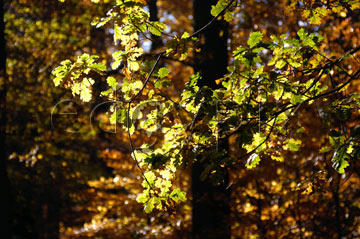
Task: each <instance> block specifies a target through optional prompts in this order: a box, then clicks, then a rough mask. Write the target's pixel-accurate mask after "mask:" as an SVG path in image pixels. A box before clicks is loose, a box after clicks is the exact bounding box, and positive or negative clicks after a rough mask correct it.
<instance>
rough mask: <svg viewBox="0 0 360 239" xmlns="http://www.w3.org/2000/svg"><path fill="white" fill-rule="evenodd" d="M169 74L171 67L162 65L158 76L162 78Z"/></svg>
mask: <svg viewBox="0 0 360 239" xmlns="http://www.w3.org/2000/svg"><path fill="white" fill-rule="evenodd" d="M168 75H169V69H168V68H166V67H162V68H160V69H159V72H158V76H159V77H160V78H164V77H167V76H168Z"/></svg>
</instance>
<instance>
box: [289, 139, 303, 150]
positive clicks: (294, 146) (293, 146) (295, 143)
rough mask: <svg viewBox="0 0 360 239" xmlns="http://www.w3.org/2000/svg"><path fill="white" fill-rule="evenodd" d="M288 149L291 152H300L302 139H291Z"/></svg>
mask: <svg viewBox="0 0 360 239" xmlns="http://www.w3.org/2000/svg"><path fill="white" fill-rule="evenodd" d="M288 147H289V150H290V151H298V150H299V149H300V147H301V140H300V139H290V140H289V142H288Z"/></svg>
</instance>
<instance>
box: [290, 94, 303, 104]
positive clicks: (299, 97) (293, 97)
mask: <svg viewBox="0 0 360 239" xmlns="http://www.w3.org/2000/svg"><path fill="white" fill-rule="evenodd" d="M301 102H302V95H295V94H292V95H291V98H290V103H291V104H294V105H297V104H300V103H301Z"/></svg>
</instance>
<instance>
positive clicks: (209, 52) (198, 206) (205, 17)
mask: <svg viewBox="0 0 360 239" xmlns="http://www.w3.org/2000/svg"><path fill="white" fill-rule="evenodd" d="M216 2H217V1H216V0H194V2H193V3H194V30H195V31H196V30H198V29H200V28H201V27H202V26H204V25H205V24H206V23H208V22H209V21H210V20H211V19H212V18H213V17H212V16H211V14H210V9H211V5H214V4H216ZM197 37H199V38H200V45H199V48H200V49H201V51H200V52H198V53H195V55H194V58H195V62H196V66H195V69H194V70H195V71H196V72H200V73H201V76H202V79H201V80H200V81H199V85H200V86H208V87H210V88H212V89H215V88H217V85H216V83H215V80H216V79H218V78H221V77H222V76H224V75H225V74H226V71H227V70H226V67H227V62H228V54H227V40H228V24H227V23H226V22H224V21H215V22H213V24H211V25H210V26H209V27H208V28H206V29H205V30H204V31H202V32H201V34H200V35H199V36H197ZM214 107H215V106H214ZM221 147H227V144H226V143H225V144H224V145H221ZM205 164H206V161H205V162H203V163H200V162H196V163H195V164H194V165H193V169H192V194H193V211H192V214H193V215H192V223H193V232H192V233H193V238H194V239H203V238H208V239H209V238H217V239H226V238H230V236H231V230H230V229H231V228H230V206H229V202H230V190H229V189H228V190H227V189H226V186H227V183H226V182H228V179H227V178H225V179H224V182H225V183H223V184H221V185H219V186H215V185H213V184H212V183H211V182H210V180H209V179H206V180H205V181H201V180H200V174H201V173H202V171H203V170H204V168H205V167H206V165H205ZM225 175H226V176H225V177H227V173H225Z"/></svg>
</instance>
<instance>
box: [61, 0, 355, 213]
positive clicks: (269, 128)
mask: <svg viewBox="0 0 360 239" xmlns="http://www.w3.org/2000/svg"><path fill="white" fill-rule="evenodd" d="M144 4H145V3H144V1H140V0H125V1H117V2H116V4H115V6H114V7H113V8H112V9H111V10H110V11H109V12H108V14H107V17H105V18H102V19H97V20H95V21H94V22H93V24H94V25H96V26H97V27H101V26H104V25H105V24H106V23H108V22H110V21H113V22H114V41H115V43H117V41H118V40H120V46H119V47H120V50H119V51H116V52H115V53H113V58H114V60H115V62H114V63H113V65H112V68H113V69H117V68H118V67H119V66H120V64H121V63H123V64H124V67H123V69H122V72H123V73H124V78H123V79H122V82H119V81H118V80H117V79H115V78H113V77H109V78H107V83H108V85H109V86H110V88H109V89H108V90H106V91H104V92H102V95H104V96H109V97H110V98H112V99H115V100H118V101H119V102H117V105H116V106H114V107H113V108H112V110H113V114H112V116H111V119H110V121H111V122H112V123H121V124H123V127H124V128H125V129H127V131H128V133H129V135H130V137H131V135H132V134H134V133H135V129H138V130H145V131H146V132H147V134H148V135H149V136H150V135H152V134H155V133H159V134H160V133H161V134H162V137H163V142H164V143H162V144H161V145H160V146H159V145H152V146H149V145H147V144H144V145H143V146H141V147H140V148H139V149H136V150H135V149H134V148H133V149H132V151H133V153H132V157H133V159H134V160H135V161H136V163H137V164H138V165H139V166H140V167H141V170H142V171H143V178H144V181H143V184H142V186H143V188H144V192H143V193H142V194H140V195H139V196H138V198H137V199H138V201H139V202H141V203H144V204H145V211H146V212H151V211H152V210H153V209H154V208H157V209H160V210H164V209H165V210H166V209H168V207H170V206H172V205H174V202H175V203H177V202H180V201H184V200H185V199H186V197H185V194H184V192H182V191H180V190H179V189H173V190H171V187H172V180H173V179H174V178H175V174H176V171H177V169H178V168H179V167H181V166H183V165H184V164H185V165H186V163H189V162H190V163H192V162H194V161H197V160H200V161H201V160H204V159H205V158H210V161H211V162H210V163H209V166H208V167H207V168H206V169H205V171H204V172H203V174H202V179H205V178H206V177H208V176H209V177H214V178H218V179H219V178H220V177H218V173H221V168H224V167H227V166H229V165H231V164H233V163H234V162H236V161H238V160H240V159H243V158H247V163H246V167H247V168H255V167H256V166H257V165H258V164H259V162H260V160H261V158H262V157H270V158H272V159H273V160H275V161H280V162H282V161H284V157H283V155H282V154H284V153H286V152H287V151H291V152H293V151H298V150H299V149H300V148H301V146H302V141H301V139H300V138H299V137H297V136H298V135H301V134H302V133H303V132H304V128H303V127H302V126H301V125H299V127H298V129H296V130H295V131H291V130H289V129H288V128H287V127H286V126H287V123H288V122H289V120H290V118H291V117H293V116H294V115H296V114H297V110H298V109H299V107H300V106H301V105H307V106H311V105H314V104H315V102H316V100H317V99H319V98H326V97H327V96H328V95H331V94H332V93H334V92H337V91H339V90H341V89H343V88H346V86H347V85H348V84H349V83H350V82H351V81H352V80H353V79H355V78H356V76H357V75H358V73H354V74H353V75H351V74H350V73H347V77H348V78H349V79H348V81H346V82H344V83H342V84H340V86H338V87H336V88H333V89H331V90H328V84H327V82H325V81H324V80H323V79H324V76H325V75H326V74H327V73H328V72H330V70H332V69H333V68H335V67H337V66H338V64H339V63H340V62H341V61H342V59H338V60H336V61H331V60H330V61H328V59H327V58H326V56H325V54H323V53H321V52H320V48H319V45H320V43H321V41H322V36H321V35H319V34H317V33H308V32H307V31H306V30H305V29H300V30H299V31H297V36H296V37H292V38H291V37H289V36H288V35H286V34H283V35H280V36H271V37H270V39H269V40H267V41H265V40H263V38H264V36H263V34H262V33H261V32H253V33H252V34H251V35H250V37H249V39H248V41H247V45H244V46H239V47H238V48H237V49H235V50H234V51H233V61H232V64H231V65H230V66H229V67H228V71H229V73H228V74H227V75H225V76H224V77H223V78H221V79H219V80H218V81H217V82H218V83H221V84H222V86H223V88H221V89H216V90H214V89H209V88H208V87H201V88H200V87H199V86H198V84H197V81H198V80H199V79H200V76H199V74H194V75H193V76H192V77H191V79H190V80H189V82H188V83H187V84H186V86H185V87H184V90H183V91H182V92H181V94H180V99H179V100H178V101H173V100H169V99H167V98H166V97H165V96H164V95H162V94H161V91H162V90H163V89H166V88H168V87H169V85H171V84H170V83H171V82H170V80H169V78H168V76H169V73H170V71H169V69H168V68H166V67H162V68H160V69H157V71H155V68H156V67H157V64H158V62H159V59H160V58H161V57H162V55H166V56H171V55H173V56H175V57H177V56H179V60H180V61H182V60H185V59H186V57H187V54H188V50H189V48H190V49H191V48H192V47H193V46H191V44H192V43H193V42H195V41H196V40H197V39H196V38H195V37H193V35H189V34H188V33H186V32H185V33H184V34H182V36H181V37H179V36H174V37H173V38H172V39H171V40H169V41H168V42H167V45H166V46H167V50H166V51H164V52H162V53H160V54H159V55H158V59H157V61H155V63H154V65H153V66H152V68H151V70H150V72H146V71H145V70H146V69H147V70H148V68H149V67H148V63H145V62H144V63H143V62H141V60H140V56H141V55H142V54H143V49H142V48H141V47H139V44H138V43H139V42H138V40H139V35H138V34H146V32H147V31H150V32H151V33H152V34H154V35H161V32H162V31H163V30H164V29H165V28H166V26H165V25H164V24H162V23H160V22H151V21H149V13H147V12H146V11H145V9H144ZM346 4H350V5H351V8H354V9H355V8H357V3H356V2H347V3H346ZM235 7H236V1H228V0H222V1H219V2H218V3H217V4H216V5H215V6H213V8H212V10H211V12H212V14H213V15H214V16H215V17H217V16H219V15H220V14H224V17H225V20H227V21H230V20H231V19H232V17H233V16H234V14H235V12H234V10H235ZM316 9H317V8H315V10H314V12H315V13H314V14H315V15H314V16H316V19H315V18H314V19H313V18H311V19H310V23H319V21H318V17H321V16H322V15H324V14H323V13H322V12H321V11H320V10H316ZM225 10H227V11H225ZM306 11H308V10H305V13H306ZM332 11H334V12H336V11H342V9H338V8H336V9H332ZM312 17H313V16H312ZM353 53H355V51H354V52H352V54H353ZM85 58H86V59H85ZM94 60H95V58H94V57H90V56H88V55H85V56H84V55H83V56H81V57H79V59H78V61H77V62H76V63H74V64H71V62H70V61H64V62H63V63H62V66H60V67H58V68H57V69H56V70H55V71H54V74H55V75H56V78H55V79H54V82H55V84H56V85H58V84H59V82H60V81H61V80H62V79H63V78H64V77H66V76H68V75H69V74H70V75H71V76H70V81H69V86H70V87H71V88H72V91H73V93H74V94H80V98H81V99H82V100H84V101H88V100H90V97H89V94H90V91H89V86H90V85H92V84H93V82H92V81H89V83H90V84H87V83H86V82H84V81H85V80H87V79H88V78H85V77H84V78H81V77H80V75H82V74H83V73H85V74H87V73H88V72H89V69H91V70H97V71H103V70H105V66H104V65H101V64H98V63H93V62H94ZM94 64H96V65H95V66H96V67H94V66H93V65H94ZM153 72H157V73H154V74H153ZM78 78H80V79H83V80H82V81H81V82H77V81H75V80H76V79H78ZM151 81H154V82H153V84H154V86H155V89H152V90H149V91H147V92H148V93H147V94H146V95H142V94H141V93H143V91H144V89H145V87H146V86H147V85H148V83H149V82H151ZM118 88H119V90H120V94H116V92H117V90H118ZM140 97H141V98H140ZM353 99H354V100H355V101H356V103H355V104H356V105H357V106H358V105H359V102H358V101H357V98H353ZM126 105H127V106H128V107H126ZM149 108H150V110H149ZM176 108H178V109H180V111H181V114H185V115H186V116H185V117H183V118H185V119H186V120H183V118H181V117H179V115H178V112H174V109H176ZM145 116H146V117H145ZM174 119H175V120H174ZM189 119H190V120H189ZM137 122H138V123H137ZM332 132H333V131H332ZM232 135H235V136H236V137H237V139H236V140H237V142H238V145H239V147H240V148H241V150H242V152H243V155H242V156H240V157H236V158H229V157H228V156H226V153H224V152H222V151H221V152H219V150H218V145H221V144H223V143H224V142H226V141H227V140H228V139H229V137H230V136H232ZM350 138H351V139H353V138H354V139H355V138H357V136H354V137H350ZM329 139H330V143H331V148H329V149H326V150H328V151H330V150H333V151H334V156H333V159H332V161H333V162H334V164H333V166H334V168H335V169H336V170H338V172H339V173H344V168H346V167H347V166H348V165H349V163H348V161H347V160H348V159H349V158H350V155H351V154H352V153H353V152H354V153H357V151H356V150H355V151H354V150H353V145H354V143H353V142H355V141H354V140H351V142H350V141H349V140H345V134H342V133H340V134H339V135H338V134H334V133H331V134H330V138H329ZM130 141H131V138H130ZM155 146H156V147H155ZM321 152H325V149H322V150H321ZM185 156H186V157H185ZM215 183H216V182H215Z"/></svg>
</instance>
